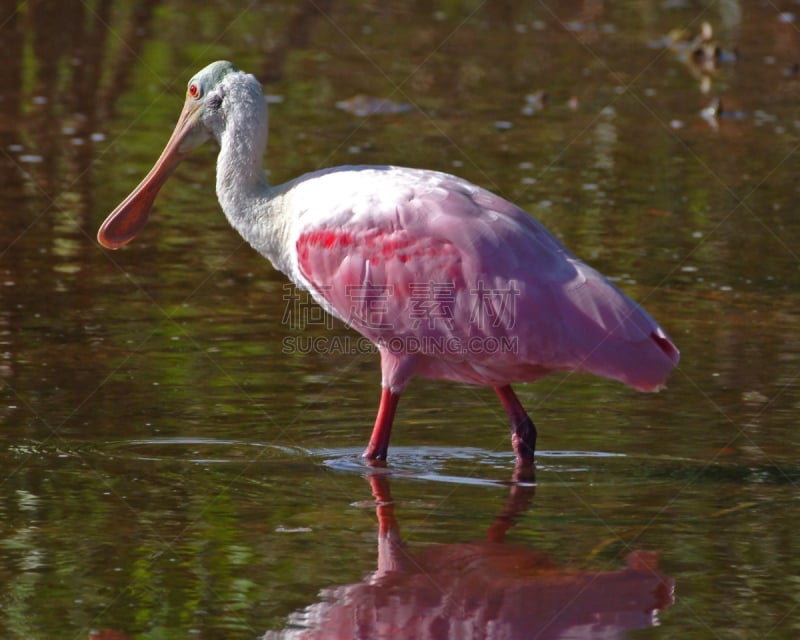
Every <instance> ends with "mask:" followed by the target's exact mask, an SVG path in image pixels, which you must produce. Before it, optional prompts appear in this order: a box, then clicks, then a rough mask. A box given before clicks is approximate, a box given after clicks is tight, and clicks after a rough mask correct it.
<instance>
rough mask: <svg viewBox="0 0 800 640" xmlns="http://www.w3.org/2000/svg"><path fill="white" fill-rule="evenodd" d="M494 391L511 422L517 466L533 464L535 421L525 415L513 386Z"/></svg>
mask: <svg viewBox="0 0 800 640" xmlns="http://www.w3.org/2000/svg"><path fill="white" fill-rule="evenodd" d="M494 391H495V393H496V394H497V396H498V397H499V398H500V402H502V403H503V409H505V410H506V413H507V414H508V418H509V420H510V421H511V446H512V447H514V453H516V454H517V464H520V465H530V464H533V453H534V452H535V451H536V427H535V426H534V425H533V420H531V419H530V417H529V416H528V414H527V413H525V409H524V408H523V407H522V405H521V404H520V401H519V400H518V399H517V395H516V394H515V393H514V391H513V389H512V388H511V385H508V384H507V385H505V386H504V387H495V388H494Z"/></svg>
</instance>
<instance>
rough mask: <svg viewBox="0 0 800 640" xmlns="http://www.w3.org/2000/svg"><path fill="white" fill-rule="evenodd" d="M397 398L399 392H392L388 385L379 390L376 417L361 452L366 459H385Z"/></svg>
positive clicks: (398, 397)
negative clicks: (378, 405)
mask: <svg viewBox="0 0 800 640" xmlns="http://www.w3.org/2000/svg"><path fill="white" fill-rule="evenodd" d="M399 400H400V394H399V393H393V392H392V391H390V390H389V388H388V387H384V388H383V390H382V391H381V404H380V407H378V417H377V418H375V426H374V427H373V428H372V437H370V439H369V445H368V446H367V448H366V450H365V451H364V454H363V456H364V457H365V458H366V459H367V460H370V461H385V460H386V455H387V454H388V453H389V438H390V437H391V435H392V422H393V421H394V413H395V411H396V410H397V402H398V401H399Z"/></svg>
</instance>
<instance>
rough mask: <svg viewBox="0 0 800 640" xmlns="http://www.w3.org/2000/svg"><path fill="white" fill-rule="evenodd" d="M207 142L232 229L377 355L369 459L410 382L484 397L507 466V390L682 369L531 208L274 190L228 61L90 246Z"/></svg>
mask: <svg viewBox="0 0 800 640" xmlns="http://www.w3.org/2000/svg"><path fill="white" fill-rule="evenodd" d="M211 137H214V138H216V140H217V141H218V142H219V145H220V151H219V156H218V158H217V179H216V182H217V185H216V189H217V196H218V198H219V201H220V204H221V205H222V209H223V211H224V212H225V215H226V216H227V218H228V220H229V221H230V223H231V225H232V226H233V227H234V228H235V229H236V230H237V231H238V232H239V233H240V234H241V235H242V236H243V237H244V238H245V240H247V241H248V242H249V243H250V244H251V245H252V246H253V247H254V248H255V249H256V250H257V251H258V252H260V253H261V254H263V255H264V256H266V257H267V258H268V259H269V260H270V262H271V263H272V264H273V265H274V267H275V268H276V269H279V270H280V271H282V272H283V273H285V274H286V275H287V276H288V277H289V278H290V279H291V280H292V281H293V282H294V283H295V284H296V285H297V286H298V287H301V288H302V289H305V290H307V291H309V292H310V294H311V295H312V296H313V298H314V299H315V300H316V301H317V302H318V303H319V304H320V305H321V306H322V307H323V308H324V309H325V310H327V311H328V312H329V313H331V314H333V315H334V316H336V317H337V318H339V319H340V320H342V321H344V322H345V323H347V324H348V325H350V326H351V327H353V328H354V329H356V330H357V331H359V332H360V333H361V334H363V335H364V336H365V337H367V338H369V339H370V340H371V341H372V342H374V343H375V344H376V345H377V347H378V350H379V352H380V356H381V374H382V380H381V384H382V393H381V399H380V406H379V408H378V415H377V418H376V420H375V425H374V428H373V431H372V436H371V438H370V441H369V445H368V447H367V449H366V451H365V452H364V457H365V458H367V459H368V460H370V461H383V460H385V459H386V455H387V450H388V447H389V437H390V434H391V428H392V422H393V420H394V415H395V410H396V409H397V403H398V400H399V398H400V394H401V393H402V391H403V389H404V388H405V387H406V385H407V384H408V382H409V380H411V378H413V377H414V376H423V377H427V378H435V379H444V380H453V381H458V382H465V383H473V384H481V385H488V386H491V387H494V390H495V392H496V393H497V395H498V396H499V398H500V401H501V403H502V405H503V407H504V409H505V411H506V412H507V413H508V416H509V419H510V421H511V440H512V444H513V447H514V451H515V453H516V456H517V461H518V462H519V463H525V464H527V463H530V462H532V460H533V453H534V451H535V446H536V428H535V427H534V425H533V422H532V421H531V419H530V417H528V414H527V413H526V412H525V409H524V408H523V407H522V405H521V404H520V402H519V400H518V399H517V397H516V395H515V394H514V392H513V390H512V389H511V386H510V385H511V383H515V382H528V381H533V380H536V379H538V378H541V377H542V376H544V375H546V374H548V373H549V372H551V371H557V370H561V371H579V372H590V373H593V374H596V375H600V376H604V377H607V378H613V379H616V380H619V381H621V382H623V383H625V384H627V385H629V386H631V387H633V388H635V389H639V390H641V391H657V390H658V389H660V388H661V387H662V386H663V385H664V381H665V380H666V378H667V375H668V374H669V372H670V370H671V369H672V368H673V367H674V366H675V365H676V364H677V362H678V358H679V353H678V349H677V348H676V347H675V345H674V344H673V343H672V342H671V341H670V339H669V338H668V337H667V335H666V334H665V333H664V331H663V330H662V329H661V327H659V326H658V324H656V322H655V321H654V320H653V319H652V318H651V317H650V316H649V315H648V314H647V313H646V312H645V311H644V310H643V309H642V308H641V307H639V306H638V305H637V304H636V303H634V302H633V301H632V300H631V299H630V298H628V297H627V296H626V295H625V294H624V293H622V292H621V291H620V290H619V289H618V288H617V287H616V286H614V285H613V284H611V283H610V282H609V281H608V280H606V279H605V278H604V277H603V276H602V275H600V273H598V272H597V271H595V270H594V269H592V268H591V267H589V266H587V265H586V264H584V263H583V262H581V261H580V260H579V259H578V258H576V257H575V256H574V255H573V254H572V253H570V252H569V251H568V250H567V249H566V248H564V247H563V246H562V245H561V244H560V243H559V242H558V241H557V240H556V239H555V238H554V237H553V236H552V235H551V234H550V233H549V232H548V231H547V230H546V229H545V228H544V227H543V226H542V225H541V224H540V223H539V222H537V221H536V220H534V219H533V218H532V217H531V216H530V215H529V214H527V213H525V212H524V211H523V210H521V209H520V208H518V207H516V206H515V205H513V204H511V203H510V202H508V201H506V200H504V199H503V198H500V197H499V196H497V195H494V194H493V193H490V192H489V191H486V190H485V189H482V188H480V187H478V186H475V185H474V184H471V183H469V182H467V181H465V180H462V179H460V178H457V177H455V176H452V175H448V174H445V173H439V172H437V171H425V170H421V169H408V168H403V167H394V166H344V167H337V168H334V169H324V170H321V171H315V172H313V173H309V174H306V175H303V176H301V177H299V178H296V179H295V180H292V181H290V182H287V183H286V184H282V185H279V186H270V185H269V184H267V181H266V179H265V176H264V171H263V165H262V162H263V159H262V157H263V154H264V150H265V148H266V143H267V106H266V101H265V99H264V96H263V92H262V89H261V85H260V84H259V82H258V81H257V80H256V78H255V77H254V76H252V75H249V74H246V73H244V72H242V71H239V70H238V69H237V68H236V67H235V66H234V65H233V64H231V63H230V62H226V61H218V62H214V63H212V64H210V65H209V66H207V67H206V68H205V69H203V70H202V71H200V72H199V73H198V74H197V75H195V76H194V77H193V78H192V79H191V80H190V81H189V85H188V89H187V93H186V102H185V104H184V107H183V111H182V113H181V115H180V119H179V120H178V124H177V126H176V128H175V131H174V132H173V134H172V136H171V137H170V139H169V141H168V142H167V146H166V147H165V149H164V151H163V152H162V153H161V156H160V157H159V159H158V161H157V162H156V164H155V166H154V167H153V168H152V169H151V171H150V173H148V174H147V176H146V177H145V178H144V180H142V182H141V183H140V184H139V185H138V186H137V187H136V188H135V189H134V190H133V192H132V193H131V194H130V195H129V196H128V197H127V198H126V199H125V200H124V201H123V202H122V203H121V204H120V205H119V206H118V207H117V208H116V209H115V210H114V211H113V212H112V213H111V214H110V215H109V216H108V218H107V219H106V220H105V222H104V223H103V225H102V226H101V227H100V230H99V231H98V234H97V239H98V241H99V242H100V244H102V245H103V246H105V247H107V248H109V249H116V248H118V247H121V246H122V245H124V244H125V243H127V242H129V241H130V240H132V239H133V237H134V236H135V235H136V233H137V232H138V231H139V229H140V228H141V227H142V225H143V224H144V223H145V221H146V219H147V216H148V213H149V211H150V208H151V207H152V204H153V201H154V200H155V197H156V195H157V193H158V191H159V189H161V187H162V186H163V184H164V182H165V181H166V179H167V177H168V176H169V175H170V174H171V173H172V172H173V171H174V170H175V168H176V167H177V166H178V164H179V163H180V162H181V160H183V158H185V157H186V155H187V154H188V153H189V152H190V151H191V150H192V149H193V148H195V147H197V146H198V145H200V144H201V143H202V142H204V141H206V140H208V139H210V138H211Z"/></svg>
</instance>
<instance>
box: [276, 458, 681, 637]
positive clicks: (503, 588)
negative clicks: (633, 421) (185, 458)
mask: <svg viewBox="0 0 800 640" xmlns="http://www.w3.org/2000/svg"><path fill="white" fill-rule="evenodd" d="M369 482H370V484H371V486H372V493H373V495H374V496H375V503H376V512H377V515H378V525H379V528H378V568H377V570H376V571H375V572H374V573H372V574H370V575H369V576H367V577H366V578H365V579H364V581H363V582H360V583H357V584H350V585H344V586H339V587H332V588H328V589H324V590H323V591H322V592H321V596H322V600H321V601H320V602H318V603H315V604H312V605H310V606H308V607H306V608H305V609H304V610H303V611H301V612H298V613H295V614H293V615H292V616H291V617H290V619H289V625H288V626H287V628H286V629H284V630H282V631H279V632H268V633H267V634H266V635H264V636H263V637H262V640H275V639H278V638H285V639H303V640H311V639H323V638H325V639H329V638H365V639H366V638H369V639H374V638H408V639H412V638H413V639H415V640H416V639H419V640H423V639H437V640H438V639H451V638H452V639H454V640H455V639H458V640H462V639H479V638H486V639H489V638H491V639H508V640H511V639H515V638H537V639H538V640H545V639H555V638H587V639H588V638H603V639H604V640H610V639H613V638H623V637H625V635H626V632H627V631H630V630H633V629H641V628H645V627H651V626H654V625H655V624H657V617H656V613H657V611H659V610H661V609H665V608H667V607H668V606H670V605H671V604H672V602H673V586H674V583H673V580H672V579H671V578H669V577H667V576H665V575H664V574H662V573H660V572H659V571H658V558H657V553H655V552H647V551H633V552H631V553H630V554H629V555H628V556H627V558H626V567H625V568H624V569H621V570H617V571H597V572H591V571H580V570H578V569H573V568H569V567H562V566H559V565H557V564H556V563H555V562H554V561H553V560H552V559H551V558H549V557H548V556H547V555H545V554H544V553H542V552H541V551H537V550H536V549H531V548H528V547H524V546H521V545H517V544H510V543H507V542H506V541H505V537H506V532H507V530H508V529H509V528H510V527H512V526H514V517H515V516H516V515H518V514H519V513H520V512H522V511H524V510H525V509H526V508H527V506H528V503H529V502H530V500H531V498H532V497H533V492H534V490H535V489H534V486H533V485H532V484H530V483H528V484H525V483H519V482H514V483H512V485H511V490H510V494H509V497H508V499H507V501H506V504H505V505H504V508H503V510H502V512H501V513H500V514H499V515H497V516H496V517H495V521H494V523H493V524H492V525H491V526H490V527H489V528H488V531H487V536H486V539H485V540H479V541H475V542H469V543H456V544H444V545H434V546H431V547H429V548H427V549H424V550H423V551H421V552H416V553H413V554H412V553H411V552H410V551H409V549H408V548H407V547H406V545H405V544H404V543H403V541H402V539H401V537H400V529H399V525H398V521H397V518H396V517H395V506H394V503H393V502H392V497H391V493H390V487H389V477H388V475H386V474H383V473H372V474H371V475H369Z"/></svg>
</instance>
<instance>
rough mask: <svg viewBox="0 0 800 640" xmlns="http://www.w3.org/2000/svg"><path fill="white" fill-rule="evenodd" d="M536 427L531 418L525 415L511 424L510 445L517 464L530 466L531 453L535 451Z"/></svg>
mask: <svg viewBox="0 0 800 640" xmlns="http://www.w3.org/2000/svg"><path fill="white" fill-rule="evenodd" d="M536 435H537V434H536V427H535V426H534V424H533V420H531V419H530V417H528V416H527V415H526V416H525V417H524V418H522V419H519V420H515V421H514V422H513V423H512V425H511V446H512V447H514V453H515V454H516V455H517V466H530V465H532V464H533V454H534V453H535V452H536Z"/></svg>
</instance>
